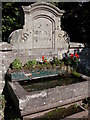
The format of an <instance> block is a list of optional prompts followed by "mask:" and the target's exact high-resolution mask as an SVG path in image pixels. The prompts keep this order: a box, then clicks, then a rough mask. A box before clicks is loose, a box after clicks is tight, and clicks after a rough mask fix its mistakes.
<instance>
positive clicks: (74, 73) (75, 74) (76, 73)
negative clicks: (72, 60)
mask: <svg viewBox="0 0 90 120" xmlns="http://www.w3.org/2000/svg"><path fill="white" fill-rule="evenodd" d="M72 75H74V76H76V77H80V73H78V72H76V71H72Z"/></svg>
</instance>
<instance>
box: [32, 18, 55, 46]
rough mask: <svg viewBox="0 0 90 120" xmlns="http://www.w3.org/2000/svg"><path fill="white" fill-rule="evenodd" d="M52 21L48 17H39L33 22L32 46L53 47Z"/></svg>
mask: <svg viewBox="0 0 90 120" xmlns="http://www.w3.org/2000/svg"><path fill="white" fill-rule="evenodd" d="M52 30H53V22H52V21H50V20H49V19H48V18H45V17H39V18H37V19H34V22H33V48H52V47H53V33H52Z"/></svg>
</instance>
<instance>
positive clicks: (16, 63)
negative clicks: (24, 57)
mask: <svg viewBox="0 0 90 120" xmlns="http://www.w3.org/2000/svg"><path fill="white" fill-rule="evenodd" d="M11 65H12V69H14V70H21V69H22V63H21V61H20V60H19V59H18V58H16V59H15V60H14V61H13V62H12V64H11Z"/></svg>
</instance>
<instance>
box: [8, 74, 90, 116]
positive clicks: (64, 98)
mask: <svg viewBox="0 0 90 120" xmlns="http://www.w3.org/2000/svg"><path fill="white" fill-rule="evenodd" d="M80 76H81V77H80V79H82V78H83V79H84V81H83V82H78V83H74V84H69V85H65V86H56V87H54V88H50V89H44V90H41V91H35V92H27V91H26V90H25V89H24V88H23V87H22V86H21V85H20V84H19V82H17V81H13V82H10V81H7V90H8V93H9V95H10V97H11V99H12V100H13V102H14V105H15V106H16V107H17V108H19V109H20V112H21V116H26V115H30V114H33V113H38V112H42V111H45V110H49V109H53V108H55V107H61V106H65V105H68V104H71V103H75V102H78V101H81V100H83V99H84V98H87V97H88V96H89V92H88V82H89V80H90V77H87V76H85V75H82V74H80Z"/></svg>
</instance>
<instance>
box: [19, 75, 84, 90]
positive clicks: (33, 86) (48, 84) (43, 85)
mask: <svg viewBox="0 0 90 120" xmlns="http://www.w3.org/2000/svg"><path fill="white" fill-rule="evenodd" d="M82 81H85V80H84V79H82V78H80V77H76V76H75V77H74V76H73V75H70V74H62V75H58V76H54V77H48V78H39V79H36V80H30V81H28V80H27V81H21V82H19V83H20V85H21V86H22V87H23V88H24V89H25V90H26V91H27V92H33V91H40V90H44V89H49V88H54V87H56V86H64V85H69V84H73V83H77V82H82Z"/></svg>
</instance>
